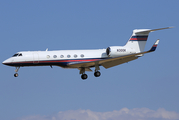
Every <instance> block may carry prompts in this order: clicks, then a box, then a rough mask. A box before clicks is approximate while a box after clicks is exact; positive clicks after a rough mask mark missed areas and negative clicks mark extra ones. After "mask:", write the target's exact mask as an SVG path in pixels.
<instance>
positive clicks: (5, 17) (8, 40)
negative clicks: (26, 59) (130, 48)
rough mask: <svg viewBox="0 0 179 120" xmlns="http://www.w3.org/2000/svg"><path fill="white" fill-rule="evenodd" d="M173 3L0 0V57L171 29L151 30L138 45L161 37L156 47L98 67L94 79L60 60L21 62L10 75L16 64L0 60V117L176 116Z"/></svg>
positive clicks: (178, 19) (178, 21) (118, 41)
mask: <svg viewBox="0 0 179 120" xmlns="http://www.w3.org/2000/svg"><path fill="white" fill-rule="evenodd" d="M178 5H179V1H177V0H172V1H163V0H157V1H142V0H135V1H130V0H128V1H126V0H124V1H115V0H114V1H108V0H99V1H94V0H90V1H82V0H81V1H79V0H76V1H47V0H43V1H41V0H38V1H35V0H34V1H19V0H18V1H11V0H10V1H1V2H0V11H1V12H0V17H1V19H0V45H1V47H0V53H1V57H0V61H1V62H3V61H4V60H5V59H7V58H9V57H11V56H12V55H13V54H15V53H16V52H18V51H37V50H41V51H43V50H46V48H48V49H49V50H68V49H70V50H73V49H75V50H76V49H99V48H107V47H108V46H116V45H119V46H122V45H125V43H126V42H127V40H128V39H129V38H130V36H131V34H132V30H133V29H148V28H149V29H155V28H162V27H169V26H175V28H173V29H168V30H161V31H156V32H152V33H150V35H149V37H148V41H147V44H146V48H145V50H148V49H150V47H151V46H152V45H153V43H154V42H155V41H156V40H157V39H160V43H159V46H158V48H157V51H156V52H154V53H150V54H146V55H145V56H143V57H142V58H139V59H138V60H135V61H132V62H129V63H127V64H122V65H119V66H116V67H113V68H110V69H105V68H103V67H101V70H100V71H101V74H102V75H101V76H100V77H99V78H95V77H94V76H93V72H88V79H87V80H86V81H82V80H81V76H80V75H79V70H77V69H62V68H60V67H53V69H51V68H50V67H24V68H20V70H19V77H17V78H14V76H13V74H14V73H15V72H14V70H15V68H13V67H8V66H5V65H2V64H1V65H0V73H1V76H0V113H1V115H0V119H1V120H22V119H23V120H36V119H40V120H52V118H56V119H67V120H70V119H78V120H80V119H84V118H85V119H87V118H89V119H91V118H90V117H89V116H84V115H81V114H77V115H78V117H76V118H75V116H74V114H76V113H91V114H92V116H93V117H94V116H95V117H96V116H97V118H99V119H100V117H99V116H98V115H99V114H97V113H100V114H101V116H103V115H104V114H106V112H110V115H111V116H112V117H111V118H108V117H109V116H108V117H107V118H106V120H107V119H119V118H120V119H125V118H130V119H131V120H133V119H134V120H135V119H141V116H140V115H141V114H142V115H143V116H144V117H143V118H142V119H144V120H150V119H157V120H166V119H179V104H178V101H179V96H178V92H179V87H178V85H179V74H178V71H179V63H178V61H179V57H178V44H179V42H178V33H179V29H178V26H179V16H178V11H179V6H178ZM60 111H61V112H60ZM84 111H85V112H84ZM114 111H118V112H119V114H117V115H114V114H113V112H114ZM121 111H125V112H121ZM126 111H127V112H126ZM143 111H147V113H149V115H147V114H143ZM123 113H125V114H123ZM130 113H131V114H130ZM132 113H134V114H132ZM137 113H140V114H137ZM121 114H122V115H121ZM151 114H152V115H151ZM153 114H154V115H153ZM162 114H163V115H164V116H162ZM62 115H64V116H65V115H66V116H68V117H69V116H73V117H74V118H67V117H64V118H61V116H62ZM113 115H114V116H113ZM120 115H121V116H120ZM132 115H136V116H132ZM150 115H151V116H152V117H148V116H150ZM156 115H158V117H156ZM172 115H173V116H172ZM44 116H45V117H44ZM104 116H105V115H104ZM92 119H93V118H92ZM95 119H96V118H95Z"/></svg>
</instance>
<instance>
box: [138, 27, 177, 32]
mask: <svg viewBox="0 0 179 120" xmlns="http://www.w3.org/2000/svg"><path fill="white" fill-rule="evenodd" d="M170 28H173V27H166V28H159V29H143V30H140V29H139V31H136V32H135V33H149V32H153V31H157V30H163V29H170Z"/></svg>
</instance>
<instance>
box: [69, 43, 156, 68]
mask: <svg viewBox="0 0 179 120" xmlns="http://www.w3.org/2000/svg"><path fill="white" fill-rule="evenodd" d="M158 43H159V40H157V41H156V42H155V44H154V45H153V46H152V47H151V49H150V50H149V51H145V52H140V53H134V54H130V55H125V56H120V57H114V58H106V59H102V60H97V61H91V62H75V63H70V64H68V67H72V68H83V67H84V68H90V67H94V66H95V65H96V64H97V65H102V66H103V67H104V68H106V69H107V68H110V67H113V66H116V65H119V64H123V63H126V62H129V61H132V60H135V59H137V58H138V57H139V56H141V55H143V54H146V53H149V52H153V51H155V50H156V47H157V45H158Z"/></svg>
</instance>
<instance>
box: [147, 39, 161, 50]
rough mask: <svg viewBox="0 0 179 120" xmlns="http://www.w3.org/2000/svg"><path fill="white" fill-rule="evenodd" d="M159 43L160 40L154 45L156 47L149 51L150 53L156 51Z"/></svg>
mask: <svg viewBox="0 0 179 120" xmlns="http://www.w3.org/2000/svg"><path fill="white" fill-rule="evenodd" d="M159 41H160V40H159V39H158V40H157V41H156V42H155V43H154V45H153V46H152V48H151V49H150V50H149V52H153V51H155V50H156V48H157V45H158V43H159Z"/></svg>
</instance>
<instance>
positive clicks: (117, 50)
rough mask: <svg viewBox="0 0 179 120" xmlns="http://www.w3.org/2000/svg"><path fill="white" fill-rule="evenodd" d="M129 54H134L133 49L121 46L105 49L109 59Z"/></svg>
mask: <svg viewBox="0 0 179 120" xmlns="http://www.w3.org/2000/svg"><path fill="white" fill-rule="evenodd" d="M131 53H135V52H134V50H133V49H131V48H126V47H122V46H110V47H108V48H107V49H106V54H107V55H108V56H109V57H117V56H123V55H127V54H131Z"/></svg>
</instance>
